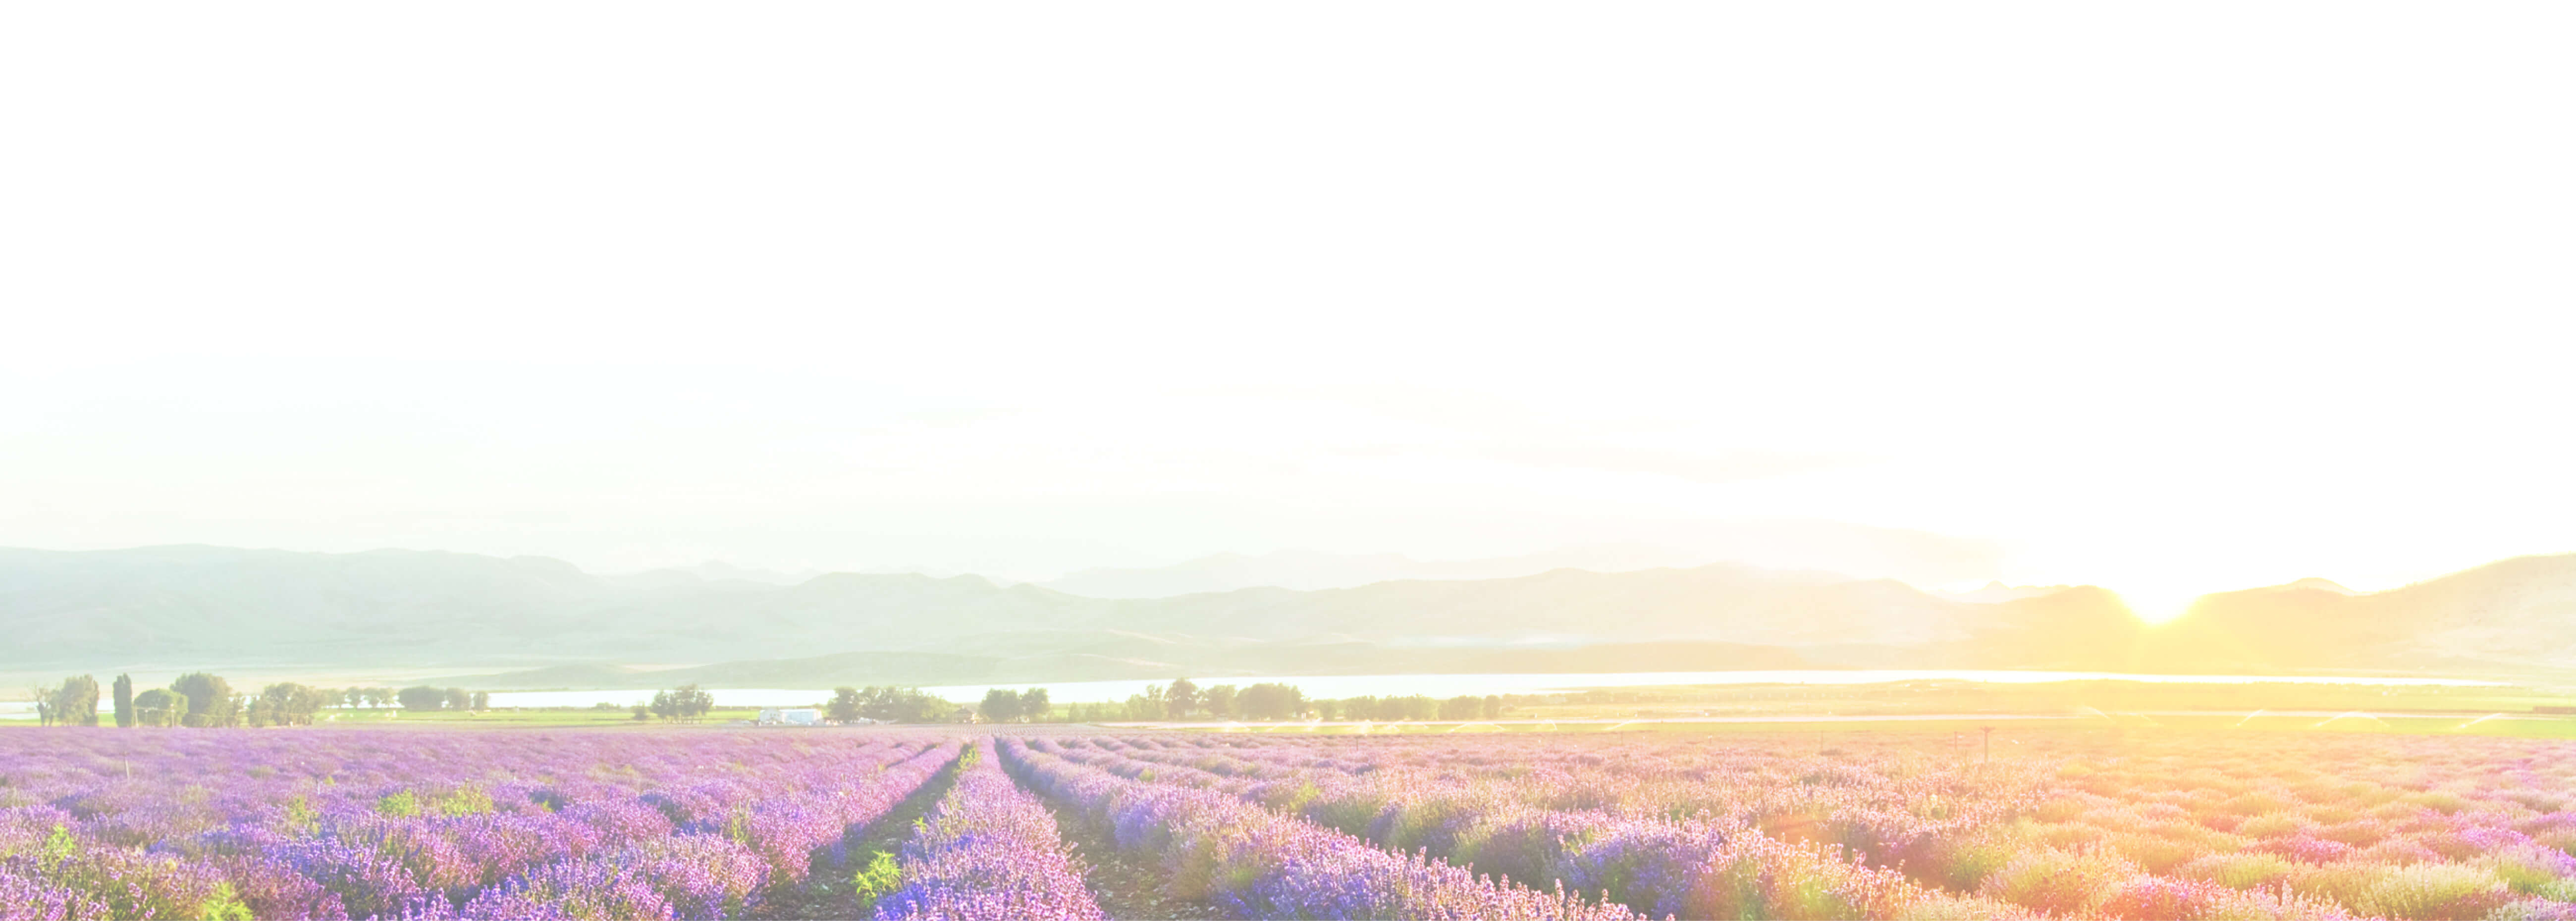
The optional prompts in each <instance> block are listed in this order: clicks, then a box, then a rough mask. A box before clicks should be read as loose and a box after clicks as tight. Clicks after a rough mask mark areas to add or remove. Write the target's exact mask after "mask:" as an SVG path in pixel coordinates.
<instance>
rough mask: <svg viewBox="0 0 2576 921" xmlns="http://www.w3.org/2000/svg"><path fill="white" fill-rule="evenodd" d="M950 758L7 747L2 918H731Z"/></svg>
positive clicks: (830, 858)
mask: <svg viewBox="0 0 2576 921" xmlns="http://www.w3.org/2000/svg"><path fill="white" fill-rule="evenodd" d="M956 751H957V749H956V746H955V745H953V744H949V745H925V744H923V743H921V742H918V741H914V742H897V741H893V740H887V739H856V738H852V737H847V736H837V735H836V736H828V737H814V738H810V739H798V740H781V739H777V738H773V737H756V736H751V735H747V734H734V733H677V734H662V733H617V734H596V733H468V732H425V733H413V732H399V731H341V732H333V731H328V730H315V731H294V732H274V733H260V734H256V735H243V734H234V733H222V734H217V733H199V732H180V731H173V732H150V733H95V732H80V731H77V730H67V731H52V730H19V731H13V732H10V733H8V734H6V735H5V736H0V918H7V919H12V921H14V919H18V918H31V919H48V921H52V919H77V918H111V917H112V918H169V917H189V918H201V917H246V916H256V917H260V918H368V917H384V918H394V917H422V918H436V917H450V916H463V917H494V918H505V917H506V918H523V917H576V916H577V917H668V916H679V917H732V916H739V915H741V914H743V913H745V912H746V911H748V910H750V909H751V908H752V907H753V906H754V905H755V904H756V903H757V902H758V900H759V899H760V894H761V892H762V890H763V889H765V888H767V887H769V886H772V885H776V884H780V883H786V882H794V881H797V880H801V879H802V878H803V877H804V876H805V875H806V874H807V873H808V872H809V871H810V870H811V869H812V868H813V867H814V866H815V864H816V863H818V862H821V863H825V864H829V863H832V862H834V861H835V860H836V859H838V857H839V856H840V854H839V844H840V842H841V841H842V840H843V839H844V837H845V836H846V835H848V834H849V833H850V831H851V830H852V829H854V828H857V827H860V826H864V825H865V824H867V823H869V822H871V821H874V820H875V819H877V818H879V817H881V816H883V815H885V814H886V813H887V812H888V811H890V810H891V809H892V808H893V807H894V806H895V805H896V804H897V803H899V802H901V801H902V800H903V799H904V798H905V797H906V796H908V795H910V793H911V792H912V791H913V790H915V789H917V788H918V787H919V786H920V785H921V784H922V783H923V782H924V781H926V780H927V779H928V778H929V777H931V776H932V775H933V774H935V773H937V772H938V771H939V769H940V768H941V767H942V766H943V765H945V764H946V763H947V762H949V761H951V760H953V758H954V757H955V755H956Z"/></svg>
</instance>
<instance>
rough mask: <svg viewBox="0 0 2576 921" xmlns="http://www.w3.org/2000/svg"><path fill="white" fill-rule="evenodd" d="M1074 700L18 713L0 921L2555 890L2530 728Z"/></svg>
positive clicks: (2226, 906)
mask: <svg viewBox="0 0 2576 921" xmlns="http://www.w3.org/2000/svg"><path fill="white" fill-rule="evenodd" d="M2300 719H2305V717H2300ZM2310 722H2311V723H2313V722H2314V721H2313V720H2311V721H2310ZM1068 728H1069V729H1071V730H1072V731H1058V730H1055V729H1053V728H1049V727H1037V726H1013V727H952V728H948V729H916V730H878V731H871V730H869V729H816V730H776V729H771V730H728V729H723V728H717V727H702V728H696V729H650V730H641V729H639V730H622V729H605V728H596V729H539V728H515V729H498V730H471V729H464V728H448V729H442V730H439V731H416V730H400V729H391V728H370V729H352V730H334V729H279V730H261V731H247V730H124V731H117V730H99V729H86V728H75V729H26V730H15V731H10V732H6V733H0V918H8V919H21V918H28V919H35V918H42V919H76V918H208V917H213V918H252V917H256V918H369V917H379V918H398V917H410V918H451V917H453V918H530V917H563V918H793V917H856V916H873V917H880V918H911V917H921V918H1020V917H1064V918H1101V917H1177V918H1198V917H1233V918H1309V917H1313V918H1323V917H1335V918H1351V917H1362V918H1398V917H1439V918H1458V917H1515V918H1518V917H1557V918H1628V917H1655V918H1661V917H1667V916H1670V917H1681V918H1763V917H1769V918H2036V917H2103V918H2344V917H2388V918H2569V917H2576V856H2571V852H2576V742H2568V741H2563V740H2558V739H2547V738H2517V737H2511V736H2492V735H2474V734H2468V733H2458V732H2452V733H2398V732H2366V731H2365V732H2334V731H2318V730H2315V729H2314V728H2313V727H2311V728H2308V729H2304V730H2300V729H2290V728H2286V727H2285V728H2280V729H2264V728H2247V727H2235V728H2226V727H2201V726H2170V725H2168V726H2153V725H2146V724H2139V725H2137V726H2135V727H2126V726H2123V727H2119V728H2114V729H2102V728H2090V729H2085V728H2073V727H2064V726H2044V725H2022V724H2014V725H2007V726H2005V727H2002V728H2001V729H1999V730H1998V732H1997V734H1996V738H1995V740H1994V745H1993V747H1992V754H1991V755H1988V754H1987V748H1986V746H1985V745H1984V744H1983V743H1984V740H1983V739H1982V738H1981V737H1980V734H1978V733H1976V732H1973V731H1971V732H1967V733H1961V732H1957V731H1953V730H1951V729H1949V728H1943V729H1939V730H1928V731H1927V730H1921V729H1916V730H1912V731H1909V730H1908V729H1906V728H1904V727H1903V726H1901V725H1893V724H1891V725H1890V726H1887V727H1872V728H1869V729H1867V730H1865V731H1864V730H1857V729H1852V728H1847V727H1834V726H1830V725H1826V726H1823V727H1821V728H1814V729H1802V730H1797V731H1779V732H1769V733H1761V732H1736V733H1719V734H1698V735H1686V734H1683V733H1680V732H1675V731H1670V730H1663V731H1637V730H1638V729H1641V728H1643V727H1629V728H1628V729H1626V730H1622V731H1615V732H1605V731H1589V732H1580V733H1575V732H1560V733H1539V732H1513V733H1473V732H1432V733H1404V734H1383V733H1379V734H1366V735H1328V734H1319V733H1318V734H1307V733H1206V732H1198V733H1175V732H1144V731H1130V732H1116V731H1112V732H1101V731H1098V730H1096V729H1090V728H1089V727H1068ZM996 730H997V732H996ZM1086 730H1087V731H1086ZM988 732H990V733H993V734H988Z"/></svg>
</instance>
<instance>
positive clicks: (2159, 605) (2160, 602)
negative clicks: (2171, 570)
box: [2119, 590, 2200, 626]
mask: <svg viewBox="0 0 2576 921" xmlns="http://www.w3.org/2000/svg"><path fill="white" fill-rule="evenodd" d="M2119 595H2120V602H2121V603H2122V604H2126V605H2128V606H2129V613H2130V614H2132V615H2135V616H2136V617H2137V618H2138V619H2139V620H2141V621H2144V622H2146V623H2147V624H2148V625H2150V626H2153V625H2156V624H2163V623H2169V622H2171V621H2173V620H2175V619H2178V618H2180V617H2182V616H2183V614H2185V613H2187V612H2189V611H2190V610H2191V604H2192V602H2194V601H2197V600H2199V599H2200V596H2199V595H2197V594H2194V593H2191V592H2186V591H2142V590H2140V591H2123V592H2120V593H2119Z"/></svg>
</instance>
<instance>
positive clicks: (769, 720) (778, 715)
mask: <svg viewBox="0 0 2576 921" xmlns="http://www.w3.org/2000/svg"><path fill="white" fill-rule="evenodd" d="M760 724H761V725H763V726H820V725H823V711H821V710H816V709H812V708H810V707H809V708H804V709H780V708H776V707H772V708H769V709H765V710H762V711H760Z"/></svg>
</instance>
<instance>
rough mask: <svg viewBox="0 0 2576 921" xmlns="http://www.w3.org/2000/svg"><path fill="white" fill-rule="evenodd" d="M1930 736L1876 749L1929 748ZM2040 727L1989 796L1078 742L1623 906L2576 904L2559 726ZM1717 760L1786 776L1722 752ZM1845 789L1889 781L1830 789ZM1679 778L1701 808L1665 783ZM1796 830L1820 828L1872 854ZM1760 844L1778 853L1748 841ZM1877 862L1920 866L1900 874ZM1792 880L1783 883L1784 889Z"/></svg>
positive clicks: (1853, 756) (1876, 759) (1267, 745)
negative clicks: (2512, 732)
mask: <svg viewBox="0 0 2576 921" xmlns="http://www.w3.org/2000/svg"><path fill="white" fill-rule="evenodd" d="M1925 741H1931V740H1922V739H1917V740H1908V741H1899V742H1896V743H1894V744H1892V745H1888V746H1884V747H1885V748H1890V749H1897V750H1898V751H1896V752H1894V753H1895V754H1903V752H1902V751H1901V750H1902V749H1905V748H1908V747H1911V748H1914V749H1916V750H1917V752H1918V753H1919V752H1920V750H1921V749H1924V748H1926V747H1927V746H1925V745H1923V744H1922V743H1923V742H1925ZM2033 741H2034V743H2035V744H2034V745H2033V746H2031V747H2030V749H2025V750H2026V751H2030V754H2028V755H2025V756H2023V757H2019V758H2016V759H2013V763H2012V764H2011V765H2009V766H2006V767H2005V768H2004V769H2003V770H2002V771H2000V772H1989V771H1987V770H1986V769H1973V770H1960V771H1955V772H1954V773H1956V774H1957V776H1959V777H1961V778H1964V779H1968V780H1971V781H1973V783H1974V785H1976V786H1987V785H1991V786H1992V787H1994V789H1993V790H1991V791H1988V792H1989V794H1990V795H1985V796H1983V797H1982V802H1981V801H1980V799H1981V797H1979V796H1978V795H1976V793H1975V791H1973V790H1952V791H1948V795H1946V796H1945V795H1944V791H1942V790H1940V789H1938V785H1935V786H1932V787H1926V786H1924V785H1922V784H1921V783H1920V782H1919V781H1921V780H1922V776H1921V775H1922V772H1920V771H1908V770H1888V769H1887V756H1888V755H1890V754H1891V752H1890V751H1868V750H1862V751H1836V752H1834V753H1832V754H1830V755H1825V754H1813V755H1808V754H1791V753H1787V752H1783V751H1780V750H1778V749H1779V748H1781V746H1779V745H1778V744H1776V743H1774V744H1771V745H1762V744H1757V743H1731V744H1726V745H1717V744H1699V745H1692V746H1678V747H1677V746H1672V745H1669V744H1655V743H1644V742H1630V743H1626V744H1607V745H1604V744H1598V743H1594V744H1590V745H1585V746H1582V747H1581V748H1580V749H1579V750H1569V751H1558V752H1555V753H1551V752H1549V751H1548V750H1547V748H1548V746H1547V745H1546V744H1544V743H1538V744H1533V743H1531V742H1529V741H1527V740H1513V741H1511V742H1510V743H1508V744H1509V747H1508V748H1505V747H1502V745H1501V744H1493V743H1489V744H1485V745H1478V744H1474V743H1468V742H1463V741H1457V740H1443V741H1441V742H1439V743H1436V744H1434V745H1421V744H1411V745H1401V744H1400V745H1388V744H1384V743H1377V744H1368V745H1351V744H1346V743H1342V742H1338V741H1323V740H1316V741H1312V742H1292V743H1284V744H1282V743H1276V742H1255V741H1249V740H1243V739H1223V738H1220V739H1213V740H1192V741H1189V742H1177V743H1176V742H1174V741H1171V740H1168V739H1138V740H1132V741H1129V742H1123V743H1122V742H1117V741H1103V742H1097V743H1093V744H1092V745H1091V746H1090V747H1091V748H1093V749H1096V750H1095V751H1093V752H1091V753H1089V754H1084V753H1082V752H1080V751H1079V750H1078V749H1079V748H1081V746H1076V747H1075V748H1076V750H1068V751H1067V754H1068V755H1069V756H1071V757H1076V758H1080V759H1082V760H1086V761H1089V762H1091V763H1093V764H1095V765H1099V766H1101V767H1103V768H1104V769H1107V770H1110V771H1113V772H1116V773H1120V774H1123V775H1126V776H1130V777H1140V778H1143V777H1150V778H1153V779H1155V780H1158V781H1161V782H1165V783H1176V784H1185V785H1193V786H1199V787H1205V788H1211V789H1218V790H1223V791H1225V792H1229V793H1232V794H1234V795H1236V796H1239V797H1243V798H1246V799H1248V800H1251V801H1256V802H1262V803H1265V804H1267V805H1270V806H1271V807H1273V808H1276V809H1280V810H1282V811H1286V812H1290V813H1293V814H1302V815H1305V816H1307V817H1309V818H1312V819H1315V820H1316V821H1318V822H1321V823H1323V824H1327V825H1332V826H1335V827H1341V828H1344V829H1346V830H1350V831H1353V832H1354V833H1358V834H1362V835H1365V836H1367V837H1369V838H1370V839H1371V840H1372V841H1375V842H1377V843H1380V844H1382V845H1386V846H1392V847H1398V848H1415V847H1419V848H1425V849H1428V850H1429V851H1430V852H1431V853H1433V854H1435V855H1439V856H1443V857H1446V858H1448V859H1450V860H1453V861H1456V862H1459V863H1462V864H1472V865H1474V866H1476V867H1478V868H1481V869H1491V870H1498V871H1502V872H1504V873H1505V874H1506V875H1507V876H1509V877H1511V878H1514V879H1520V880H1524V881H1527V882H1530V883H1531V884H1533V885H1545V884H1549V883H1558V884H1563V885H1567V886H1574V887H1583V888H1586V889H1589V888H1590V887H1592V886H1600V887H1602V888H1606V889H1608V890H1610V891H1611V893H1612V895H1613V897H1614V898H1616V899H1618V900H1620V901H1623V902H1625V903H1627V904H1630V905H1633V906H1637V907H1640V908H1644V909H1647V910H1650V911H1656V912H1663V911H1677V912H1679V913H1681V914H1683V915H1685V916H1711V915H1719V914H1731V913H1732V912H1734V911H1735V910H1739V909H1747V908H1750V909H1751V910H1755V911H1759V912H1761V913H1764V914H1768V915H1772V916H1798V915H1799V913H1801V912H1805V911H1808V910H1810V909H1809V908H1802V907H1800V906H1799V905H1797V904H1786V903H1781V902H1778V901H1775V900H1773V899H1772V897H1771V896H1767V895H1764V894H1763V893H1765V892H1766V891H1776V892H1784V893H1787V894H1788V895H1789V896H1790V897H1791V898H1790V899H1789V900H1788V901H1790V902H1800V901H1804V902H1814V901H1815V900H1816V899H1817V898H1818V897H1819V896H1821V897H1822V900H1823V901H1822V903H1821V904H1820V905H1816V906H1813V910H1816V911H1821V912H1823V913H1824V914H1825V915H1828V916H1864V915H1865V916H1888V915H1895V914H1918V915H1919V914H1923V913H1925V912H1927V911H1930V912H1932V913H1935V914H1942V915H1952V914H1962V913H1965V914H1979V915H1983V914H2009V913H2011V912H2012V911H2014V910H2018V909H2028V910H2034V911H2043V912H2048V913H2052V914H2058V915H2072V916H2112V917H2120V916H2126V917H2195V916H2216V915H2226V916H2233V917H2284V916H2288V917H2301V916H2307V917H2325V916H2334V915H2338V914H2342V913H2344V912H2347V911H2349V912H2357V913H2363V914H2369V915H2377V916H2389V917H2412V918H2460V917H2471V918H2474V917H2490V916H2492V917H2568V916H2569V915H2571V914H2576V908H2572V907H2571V905H2570V904H2569V903H2570V901H2571V898H2570V897H2571V896H2576V856H2571V853H2570V852H2571V851H2576V813H2571V812H2569V810H2568V807H2569V806H2570V805H2571V803H2572V802H2576V790H2571V788H2570V784H2569V781H2570V780H2571V779H2576V751H2571V750H2570V748H2571V747H2570V746H2569V745H2567V744H2566V743H2559V742H2538V741H2527V740H2509V739H2477V740H2470V739H2458V740H2450V739H2424V738H2418V739H2404V738H2388V737H2351V736H2343V737H2336V736H2320V735H2310V736H2298V735H2261V736H2248V735H2224V734H2220V735H2210V734H2197V735H2150V736H2141V737H2126V736H2123V737H2118V738H2116V739H2113V740H2110V741H2097V742H2092V743H2085V742H2080V741H2079V742H2077V743H2075V744H2052V743H2049V742H2044V741H2042V740H2037V739H2034V740H2033ZM1766 749H1767V750H1766ZM1730 750H1732V751H1731V753H1730ZM1640 752H1652V753H1655V754H1652V755H1650V756H1647V757H1639V756H1638V753H1640ZM1728 762H1737V763H1738V767H1741V766H1743V764H1744V763H1752V764H1756V765H1759V764H1762V763H1766V762H1767V763H1770V764H1772V765H1774V766H1775V769H1768V770H1752V771H1744V770H1725V769H1721V768H1723V767H1724V766H1725V765H1726V764H1727V763H1728ZM1777 767H1785V768H1786V770H1781V769H1776V768H1777ZM1558 771H1566V772H1568V773H1567V774H1566V775H1565V776H1557V775H1556V773H1555V772H1558ZM1587 771H1588V772H1589V774H1590V775H1591V776H1589V777H1584V776H1582V775H1584V774H1585V773H1586V772H1587ZM2016 771H2018V773H2019V774H2020V776H2019V777H2018V778H2016V777H2015V776H2014V773H2015V772H2016ZM1909 773H1911V774H1913V775H1915V776H1914V777H1912V778H1911V779H1910V780H1909V779H1908V778H1907V777H1906V776H1904V775H1907V774H1909ZM1873 774H1877V775H1881V776H1876V777H1873V776H1872V775H1873ZM1622 775H1628V779H1629V788H1630V789H1628V790H1626V791H1624V792H1623V791H1621V790H1619V789H1618V787H1619V780H1620V778H1621V777H1622ZM2033 775H2038V776H2037V777H2034V776H2033ZM2041 778H2044V779H2045V780H2046V781H2047V782H2045V783H2035V782H2034V781H2035V780H2037V779H2041ZM1848 787H1882V788H1884V789H1881V790H1879V791H1877V792H1876V793H1869V792H1867V791H1862V795H1854V793H1853V792H1850V791H1844V792H1831V791H1833V790H1834V789H1835V788H1848ZM1694 789H1695V790H1697V791H1698V793H1697V797H1696V800H1694V799H1693V798H1692V797H1690V796H1682V797H1680V798H1676V793H1677V792H1680V793H1685V794H1686V793H1688V791H1691V790H1694ZM1802 791H1803V792H1802ZM1897 791H1901V795H1889V794H1890V793H1891V792H1897ZM1962 794H1966V795H1962ZM1730 801H1731V802H1732V804H1733V805H1732V806H1731V807H1730V805H1729V803H1730ZM1693 802H1697V803H1698V804H1699V808H1698V809H1697V810H1696V811H1693V812H1690V813H1688V814H1687V815H1685V816H1681V817H1676V816H1675V815H1673V812H1674V811H1675V808H1674V807H1675V806H1676V804H1677V803H1679V804H1690V803H1693ZM1569 806H1574V807H1576V808H1568V807H1569ZM1908 810H1911V813H1912V814H1911V815H1909V812H1908ZM1774 839H1777V840H1774ZM1784 844H1795V845H1809V846H1811V847H1815V848H1818V849H1821V848H1822V847H1823V846H1831V847H1832V849H1833V852H1834V853H1835V854H1838V855H1841V856H1847V857H1852V858H1857V859H1859V860H1862V861H1867V862H1869V863H1870V864H1873V865H1874V867H1875V868H1876V869H1875V870H1872V871H1867V872H1865V871H1863V868H1861V867H1859V866H1853V865H1843V864H1838V863H1836V862H1833V861H1830V860H1823V859H1818V858H1821V857H1824V856H1825V855H1824V854H1823V853H1821V852H1819V850H1804V849H1802V848H1797V847H1783V846H1782V845H1784ZM1802 850H1803V851H1804V853H1801V852H1802ZM1730 851H1733V852H1740V853H1744V854H1750V855H1756V856H1754V857H1751V858H1747V859H1732V858H1729V857H1728V856H1727V854H1728V853H1729V852H1730ZM1766 853H1767V854H1770V855H1773V856H1770V857H1760V856H1759V855H1762V854H1766ZM1890 869H1898V870H1903V871H1906V872H1907V873H1908V875H1910V876H1911V877H1912V878H1911V879H1910V880H1905V881H1902V883H1900V882H1899V881H1895V880H1890V879H1889V878H1888V877H1887V875H1886V872H1885V871H1886V870H1890ZM1784 876H1786V877H1789V878H1791V879H1792V880H1793V884H1792V885H1788V886H1782V885H1781V884H1780V880H1781V878H1782V877H1784ZM1943 890H1947V891H1948V892H1947V893H1946V894H1945V892H1944V891H1943ZM1966 896H1979V898H1967V897H1966Z"/></svg>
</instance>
